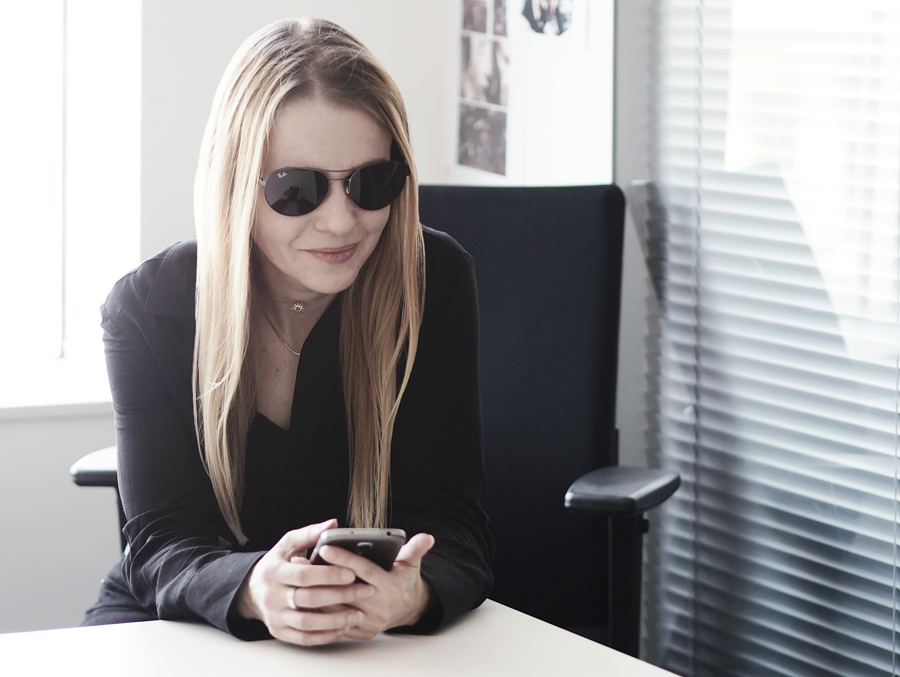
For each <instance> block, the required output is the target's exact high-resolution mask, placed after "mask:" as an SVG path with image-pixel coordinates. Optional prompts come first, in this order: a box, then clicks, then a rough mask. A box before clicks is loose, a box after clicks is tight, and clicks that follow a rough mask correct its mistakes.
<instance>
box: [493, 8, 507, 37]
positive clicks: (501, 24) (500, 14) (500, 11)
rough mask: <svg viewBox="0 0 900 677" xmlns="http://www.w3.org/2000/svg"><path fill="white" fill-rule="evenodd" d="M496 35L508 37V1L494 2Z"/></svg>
mask: <svg viewBox="0 0 900 677" xmlns="http://www.w3.org/2000/svg"><path fill="white" fill-rule="evenodd" d="M494 35H499V36H500V37H506V35H507V33H506V0H494Z"/></svg>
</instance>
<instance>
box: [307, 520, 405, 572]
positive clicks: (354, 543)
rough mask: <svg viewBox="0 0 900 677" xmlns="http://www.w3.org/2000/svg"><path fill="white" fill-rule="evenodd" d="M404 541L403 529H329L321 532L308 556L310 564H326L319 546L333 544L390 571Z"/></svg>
mask: <svg viewBox="0 0 900 677" xmlns="http://www.w3.org/2000/svg"><path fill="white" fill-rule="evenodd" d="M404 543H406V532H405V531H403V529H353V528H346V529H329V530H328V531H324V532H322V535H321V536H319V540H318V541H317V542H316V547H315V548H314V549H313V551H312V555H310V557H309V561H310V563H312V564H328V562H326V561H325V560H324V559H322V556H321V555H320V554H319V548H321V547H323V546H325V545H334V546H337V547H339V548H343V549H344V550H349V551H350V552H353V553H356V554H357V555H361V556H362V557H365V558H366V559H368V560H371V561H372V562H375V564H377V565H378V566H380V567H381V568H382V569H384V570H385V571H390V570H391V567H392V566H393V565H394V559H396V557H397V553H398V552H400V548H402V547H403V544H404Z"/></svg>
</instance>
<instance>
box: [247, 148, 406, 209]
mask: <svg viewBox="0 0 900 677" xmlns="http://www.w3.org/2000/svg"><path fill="white" fill-rule="evenodd" d="M389 164H393V165H399V166H400V167H402V168H403V170H404V176H403V186H402V187H401V188H400V192H398V193H397V195H395V196H394V197H392V198H391V200H390V201H389V202H388V203H387V204H385V205H383V206H380V207H372V208H368V207H363V206H362V205H360V204H359V202H357V201H356V200H354V199H353V195H352V193H351V192H350V191H351V184H352V182H353V180H354V179H357V180H359V173H360V172H361V171H364V170H366V169H369V168H371V167H378V166H381V165H389ZM284 171H305V172H312V174H313V176H314V177H323V178H324V180H325V181H327V187H326V189H325V192H324V193H323V194H322V199H321V200H320V201H319V202H318V203H317V204H316V205H315V206H314V207H313V208H312V209H310V210H308V211H305V212H301V213H299V214H285V213H284V212H282V211H280V210H278V209H276V208H275V206H274V205H273V204H272V203H271V202H270V201H269V195H268V193H267V192H266V190H265V189H266V185H267V184H268V183H269V181H270V180H271V179H272V177H273V176H275V175H276V174H278V172H284ZM326 171H342V170H321V169H312V168H310V167H279V168H278V169H276V170H274V171H272V172H270V173H269V175H268V176H267V177H266V178H262V177H260V178H259V185H260V186H262V187H263V194H264V195H265V198H266V204H268V205H269V208H270V209H272V211H274V212H275V213H277V214H281V215H282V216H305V215H306V214H311V213H312V212H314V211H315V210H316V209H318V208H319V207H321V206H322V203H323V202H325V199H326V198H327V197H328V194H329V193H330V192H331V184H332V183H333V182H334V181H342V182H343V183H344V192H345V193H346V194H347V196H348V197H350V200H351V201H352V202H353V203H354V204H355V205H356V206H357V207H359V208H360V209H364V210H366V211H378V210H380V209H384V208H385V207H388V206H390V204H391V203H392V202H393V201H394V200H396V199H397V198H398V197H400V193H402V192H403V188H405V187H406V177H408V176H409V175H410V174H411V172H410V169H409V165H408V164H406V162H404V161H403V160H396V159H392V160H380V161H378V162H373V163H371V164H368V165H364V166H362V167H359V168H357V169H354V170H353V171H352V172H351V173H350V174H349V175H348V176H344V177H340V178H336V179H332V178H330V177H329V176H328V174H326V173H325V172H326ZM317 183H318V182H317Z"/></svg>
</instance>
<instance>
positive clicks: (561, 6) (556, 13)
mask: <svg viewBox="0 0 900 677" xmlns="http://www.w3.org/2000/svg"><path fill="white" fill-rule="evenodd" d="M522 16H524V17H525V18H526V19H527V20H528V23H529V24H530V25H531V30H533V31H534V32H535V33H543V34H544V35H562V34H563V33H565V32H566V31H567V30H568V29H569V26H570V25H571V23H572V0H525V5H524V6H523V8H522Z"/></svg>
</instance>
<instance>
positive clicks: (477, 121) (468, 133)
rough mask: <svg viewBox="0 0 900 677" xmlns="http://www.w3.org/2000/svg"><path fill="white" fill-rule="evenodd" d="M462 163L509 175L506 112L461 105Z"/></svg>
mask: <svg viewBox="0 0 900 677" xmlns="http://www.w3.org/2000/svg"><path fill="white" fill-rule="evenodd" d="M458 162H459V164H461V165H466V166H467V167H474V168H476V169H482V170H484V171H486V172H493V173H494V174H503V175H506V113H505V112H503V111H498V110H491V109H489V108H486V107H481V106H477V105H474V104H468V103H465V102H461V103H460V104H459V159H458Z"/></svg>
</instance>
